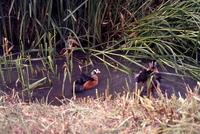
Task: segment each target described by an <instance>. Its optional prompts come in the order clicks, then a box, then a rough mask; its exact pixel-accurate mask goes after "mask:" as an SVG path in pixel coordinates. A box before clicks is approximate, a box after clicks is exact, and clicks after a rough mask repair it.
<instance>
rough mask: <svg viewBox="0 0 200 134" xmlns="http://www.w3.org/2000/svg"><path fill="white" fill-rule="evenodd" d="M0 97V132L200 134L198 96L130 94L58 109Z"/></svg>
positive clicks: (79, 101) (69, 103)
mask: <svg viewBox="0 0 200 134" xmlns="http://www.w3.org/2000/svg"><path fill="white" fill-rule="evenodd" d="M8 98H9V96H6V95H4V96H2V97H1V98H0V132H3V133H4V134H6V133H11V134H18V133H20V134H21V133H22V134H23V133H24V134H27V133H31V134H38V133H46V134H54V133H61V134H62V133H80V134H86V133H93V134H101V133H102V134H103V133H121V134H128V133H137V134H144V133H146V134H147V133H148V134H149V133H153V134H161V133H169V134H171V133H192V134H193V133H199V132H200V96H199V95H198V94H196V93H194V92H192V91H190V90H189V91H188V93H187V95H186V98H185V99H184V98H182V97H176V96H172V97H171V98H170V99H168V98H167V97H164V96H160V97H159V98H151V99H148V98H146V97H144V98H142V97H139V96H137V95H134V94H133V93H125V94H121V95H118V96H117V97H115V98H114V99H109V98H103V97H100V98H98V99H92V98H85V99H76V100H68V99H66V100H65V102H66V103H64V104H63V105H61V106H52V105H46V104H39V103H29V104H27V103H23V102H20V101H19V100H18V99H15V98H12V99H13V100H12V101H10V100H11V99H10V98H9V99H8Z"/></svg>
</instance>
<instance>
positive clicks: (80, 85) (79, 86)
mask: <svg viewBox="0 0 200 134" xmlns="http://www.w3.org/2000/svg"><path fill="white" fill-rule="evenodd" d="M100 73H101V71H100V70H99V69H98V68H96V69H93V70H92V71H91V73H90V74H86V73H84V72H82V70H81V74H80V77H79V79H78V80H76V81H75V93H81V92H83V91H87V90H91V89H93V88H95V87H96V86H97V85H98V84H99V76H98V75H99V74H100Z"/></svg>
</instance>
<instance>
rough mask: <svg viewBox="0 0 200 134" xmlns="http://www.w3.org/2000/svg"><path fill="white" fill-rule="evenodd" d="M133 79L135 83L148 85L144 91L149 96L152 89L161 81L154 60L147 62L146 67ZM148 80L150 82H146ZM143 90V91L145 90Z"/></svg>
mask: <svg viewBox="0 0 200 134" xmlns="http://www.w3.org/2000/svg"><path fill="white" fill-rule="evenodd" d="M135 79H136V83H142V85H143V86H144V85H146V86H147V85H148V86H147V89H146V92H147V96H148V97H150V95H151V94H152V93H153V91H154V89H156V88H158V86H159V85H160V82H161V75H160V74H159V71H158V68H157V63H156V61H155V60H153V61H152V62H151V63H149V66H148V68H146V69H143V70H141V71H140V72H139V73H138V74H137V75H136V77H135ZM150 79H151V80H150ZM148 81H150V84H148V83H147V82H148ZM143 92H145V90H144V91H143Z"/></svg>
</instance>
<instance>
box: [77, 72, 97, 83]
mask: <svg viewBox="0 0 200 134" xmlns="http://www.w3.org/2000/svg"><path fill="white" fill-rule="evenodd" d="M89 80H94V79H93V78H92V77H91V76H89V75H87V74H85V73H81V76H80V82H82V83H85V82H86V81H89Z"/></svg>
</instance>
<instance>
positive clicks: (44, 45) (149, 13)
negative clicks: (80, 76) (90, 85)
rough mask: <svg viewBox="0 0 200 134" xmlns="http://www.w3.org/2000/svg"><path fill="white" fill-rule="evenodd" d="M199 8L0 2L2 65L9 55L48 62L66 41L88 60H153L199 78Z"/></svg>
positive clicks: (139, 1) (162, 2)
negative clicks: (117, 52)
mask: <svg viewBox="0 0 200 134" xmlns="http://www.w3.org/2000/svg"><path fill="white" fill-rule="evenodd" d="M199 6H200V3H199V1H198V0H147V1H145V0H134V1H132V0H125V1H124V0H117V1H114V0H108V1H107V0H74V1H73V2H72V1H70V0H59V1H53V0H43V1H36V0H30V1H27V0H10V1H6V0H2V1H1V2H0V10H1V11H0V28H1V30H0V40H1V41H0V43H1V46H2V47H1V50H2V52H3V53H4V56H3V57H1V60H2V61H4V60H8V58H5V56H9V55H10V54H11V53H12V54H13V55H15V54H17V55H18V56H19V55H20V57H21V58H26V56H27V55H30V53H36V54H37V56H41V57H47V56H50V57H51V58H52V57H55V56H56V55H57V54H58V53H59V52H60V50H62V49H63V48H69V47H70V46H69V44H70V43H69V40H70V39H71V40H74V42H76V43H77V44H78V45H79V46H78V48H77V49H79V50H80V49H81V50H82V51H84V52H85V51H87V52H90V54H91V55H93V56H99V55H104V56H105V57H107V58H110V56H112V55H115V56H118V57H122V58H124V59H126V60H128V61H130V62H133V63H136V59H137V58H153V59H157V60H158V61H159V62H160V64H161V63H162V64H165V65H168V66H172V67H174V68H176V69H177V70H181V71H182V72H185V73H187V74H190V75H192V76H193V77H194V78H196V79H199V78H200V77H199V74H200V73H199V72H200V70H199V65H198V62H199V35H200V34H199V24H200V14H199V13H200V9H199ZM5 46H7V47H5ZM77 49H76V50H77ZM102 50H103V51H102ZM116 51H123V52H124V53H123V54H120V55H118V54H116ZM97 58H100V57H97ZM52 59H54V58H52ZM2 63H3V64H4V63H5V62H2ZM105 63H106V62H105ZM108 64H109V63H108ZM136 64H137V63H136ZM111 66H112V65H111ZM121 68H123V69H126V68H125V66H121Z"/></svg>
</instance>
